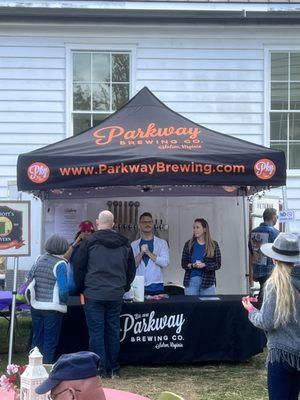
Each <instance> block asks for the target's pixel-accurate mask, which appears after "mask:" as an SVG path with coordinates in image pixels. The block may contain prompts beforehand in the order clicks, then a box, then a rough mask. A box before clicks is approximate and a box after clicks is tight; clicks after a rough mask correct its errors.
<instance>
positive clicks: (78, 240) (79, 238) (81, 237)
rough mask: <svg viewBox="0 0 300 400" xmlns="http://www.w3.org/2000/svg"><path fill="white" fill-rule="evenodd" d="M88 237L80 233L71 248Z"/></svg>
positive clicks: (85, 233)
mask: <svg viewBox="0 0 300 400" xmlns="http://www.w3.org/2000/svg"><path fill="white" fill-rule="evenodd" d="M87 236H88V233H87V232H81V233H80V234H79V235H78V237H77V239H76V240H75V242H74V243H73V244H72V247H77V246H78V245H79V243H80V242H81V241H82V240H83V239H84V238H86V237H87Z"/></svg>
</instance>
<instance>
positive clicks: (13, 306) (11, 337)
mask: <svg viewBox="0 0 300 400" xmlns="http://www.w3.org/2000/svg"><path fill="white" fill-rule="evenodd" d="M18 267H19V257H14V281H13V290H12V304H11V313H10V329H9V347H8V364H11V361H12V352H13V345H14V327H15V315H16V294H17V275H18Z"/></svg>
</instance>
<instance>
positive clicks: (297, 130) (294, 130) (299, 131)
mask: <svg viewBox="0 0 300 400" xmlns="http://www.w3.org/2000/svg"><path fill="white" fill-rule="evenodd" d="M289 123H290V140H300V114H295V113H290V114H289Z"/></svg>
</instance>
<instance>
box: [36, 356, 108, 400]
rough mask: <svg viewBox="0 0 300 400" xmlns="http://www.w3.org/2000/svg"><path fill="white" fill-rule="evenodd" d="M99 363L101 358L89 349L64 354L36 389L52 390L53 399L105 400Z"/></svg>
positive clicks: (39, 391)
mask: <svg viewBox="0 0 300 400" xmlns="http://www.w3.org/2000/svg"><path fill="white" fill-rule="evenodd" d="M99 365H100V358H99V357H98V356H97V354H95V353H92V352H89V351H80V352H78V353H71V354H63V355H62V356H60V357H59V359H58V360H57V362H56V363H55V364H54V365H53V367H52V370H51V372H50V374H49V377H48V378H47V379H46V380H45V381H44V382H42V383H41V384H40V385H39V386H38V387H37V388H36V389H35V391H36V393H37V394H39V395H40V394H45V393H48V392H50V396H49V398H50V399H51V400H105V394H104V391H103V388H102V383H101V379H100V376H99Z"/></svg>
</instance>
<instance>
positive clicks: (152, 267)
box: [131, 236, 169, 286]
mask: <svg viewBox="0 0 300 400" xmlns="http://www.w3.org/2000/svg"><path fill="white" fill-rule="evenodd" d="M140 241H141V239H138V240H135V241H134V242H132V243H131V247H132V250H133V254H134V257H136V256H137V255H138V254H139V253H140V252H141V250H140ZM153 253H154V254H155V255H156V261H155V262H154V261H152V260H151V258H149V261H148V263H147V266H146V265H145V263H144V261H143V259H141V261H140V263H139V265H138V266H137V270H136V275H142V276H144V277H145V286H149V285H151V284H152V283H163V282H164V277H163V269H164V268H167V266H168V265H169V246H168V243H167V242H166V241H165V240H163V239H160V238H158V237H157V236H154V240H153Z"/></svg>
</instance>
